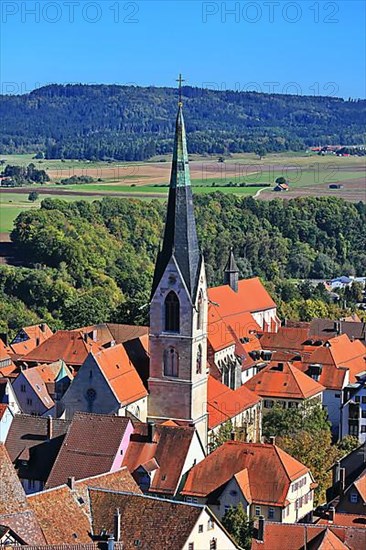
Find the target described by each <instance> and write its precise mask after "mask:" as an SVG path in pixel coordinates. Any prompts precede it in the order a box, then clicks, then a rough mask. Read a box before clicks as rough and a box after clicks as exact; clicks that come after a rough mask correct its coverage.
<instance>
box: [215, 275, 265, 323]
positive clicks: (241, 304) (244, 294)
mask: <svg viewBox="0 0 366 550" xmlns="http://www.w3.org/2000/svg"><path fill="white" fill-rule="evenodd" d="M207 294H208V298H209V300H210V301H211V302H215V303H216V304H218V305H217V306H216V307H218V309H219V312H220V315H221V317H222V318H225V317H226V316H227V315H235V314H237V313H243V312H245V311H248V312H250V313H253V312H256V311H263V310H266V309H272V308H275V307H276V304H275V302H274V301H273V300H272V298H271V297H270V295H269V293H268V292H267V290H266V289H265V288H264V286H263V284H262V282H261V280H260V279H259V278H258V277H254V278H252V279H242V280H241V281H239V282H238V292H235V291H234V290H233V289H232V288H231V287H230V286H229V285H222V286H217V287H214V288H209V289H208V290H207Z"/></svg>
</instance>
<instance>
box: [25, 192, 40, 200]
mask: <svg viewBox="0 0 366 550" xmlns="http://www.w3.org/2000/svg"><path fill="white" fill-rule="evenodd" d="M38 199H39V193H38V192H37V191H31V192H30V193H29V195H28V200H29V201H31V202H35V201H36V200H38Z"/></svg>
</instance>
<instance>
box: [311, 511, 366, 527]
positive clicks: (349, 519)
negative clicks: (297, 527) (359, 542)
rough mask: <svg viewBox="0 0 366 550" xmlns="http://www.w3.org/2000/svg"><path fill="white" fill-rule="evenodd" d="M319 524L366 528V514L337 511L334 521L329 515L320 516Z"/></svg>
mask: <svg viewBox="0 0 366 550" xmlns="http://www.w3.org/2000/svg"><path fill="white" fill-rule="evenodd" d="M316 524H317V525H341V526H342V527H356V528H357V529H366V514H365V515H362V514H348V513H342V512H336V513H335V514H334V518H333V521H332V522H330V521H329V517H324V518H320V519H319V520H318V521H317V522H316Z"/></svg>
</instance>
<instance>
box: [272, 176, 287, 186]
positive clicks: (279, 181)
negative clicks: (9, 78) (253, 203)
mask: <svg viewBox="0 0 366 550" xmlns="http://www.w3.org/2000/svg"><path fill="white" fill-rule="evenodd" d="M275 183H277V184H278V185H280V184H283V183H287V179H286V178H284V177H283V176H280V177H279V178H277V179H276V182H275Z"/></svg>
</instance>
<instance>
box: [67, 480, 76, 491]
mask: <svg viewBox="0 0 366 550" xmlns="http://www.w3.org/2000/svg"><path fill="white" fill-rule="evenodd" d="M67 485H68V486H69V487H70V489H71V491H73V490H74V489H75V476H71V477H68V478H67Z"/></svg>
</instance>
